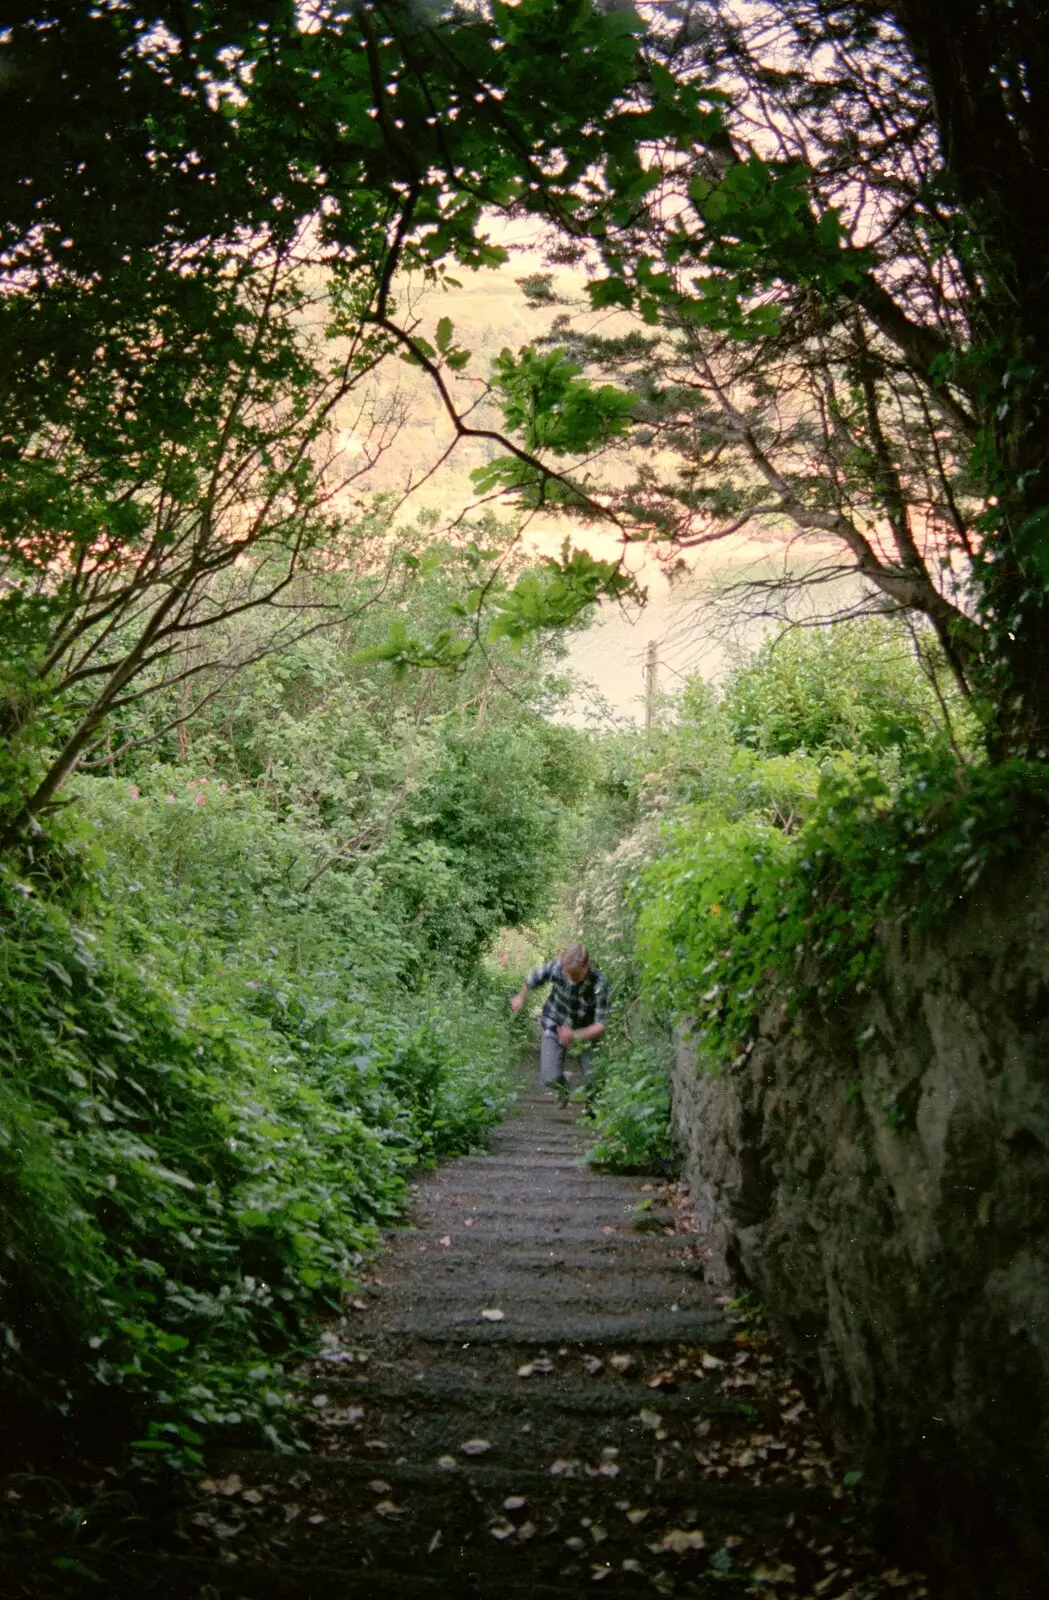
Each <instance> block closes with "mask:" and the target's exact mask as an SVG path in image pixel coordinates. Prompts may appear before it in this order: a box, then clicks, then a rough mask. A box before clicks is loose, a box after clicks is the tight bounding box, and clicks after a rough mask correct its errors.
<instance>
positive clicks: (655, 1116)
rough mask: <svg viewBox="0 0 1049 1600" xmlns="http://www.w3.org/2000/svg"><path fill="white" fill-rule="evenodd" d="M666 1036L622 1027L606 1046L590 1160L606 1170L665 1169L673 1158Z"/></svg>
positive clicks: (598, 1074)
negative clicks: (643, 1034) (634, 1033)
mask: <svg viewBox="0 0 1049 1600" xmlns="http://www.w3.org/2000/svg"><path fill="white" fill-rule="evenodd" d="M669 1049H670V1046H669V1043H668V1041H667V1040H666V1039H665V1038H661V1037H660V1036H658V1035H651V1036H647V1037H642V1038H638V1039H635V1038H632V1037H631V1036H630V1034H629V1033H627V1032H621V1033H619V1034H618V1035H616V1036H614V1037H613V1039H612V1040H611V1041H610V1043H609V1044H608V1046H607V1047H606V1048H605V1049H603V1050H602V1051H601V1053H600V1055H599V1057H598V1061H597V1064H596V1066H595V1068H594V1080H593V1085H592V1090H591V1093H590V1097H589V1100H590V1106H589V1109H590V1111H591V1115H592V1117H593V1126H594V1133H595V1135H596V1138H595V1140H594V1143H593V1144H592V1145H591V1147H590V1149H589V1151H588V1152H587V1155H588V1159H589V1161H590V1164H591V1166H594V1167H598V1168H601V1169H602V1170H603V1171H606V1172H652V1173H666V1172H668V1171H669V1169H670V1168H671V1166H672V1165H673V1162H674V1148H673V1138H672V1134H671V1127H670V1088H669V1083H668V1080H667V1057H668V1051H669Z"/></svg>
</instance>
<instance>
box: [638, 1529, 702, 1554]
mask: <svg viewBox="0 0 1049 1600" xmlns="http://www.w3.org/2000/svg"><path fill="white" fill-rule="evenodd" d="M706 1547H707V1541H706V1540H705V1539H704V1537H703V1535H702V1534H701V1533H700V1531H699V1529H698V1528H697V1529H694V1530H689V1529H685V1528H671V1529H670V1531H669V1533H665V1534H664V1535H663V1537H662V1539H660V1541H659V1543H658V1544H656V1545H651V1546H650V1548H651V1549H653V1550H670V1551H671V1552H672V1553H673V1554H674V1555H676V1556H683V1555H684V1554H685V1552H686V1551H687V1550H705V1549H706Z"/></svg>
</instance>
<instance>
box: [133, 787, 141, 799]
mask: <svg viewBox="0 0 1049 1600" xmlns="http://www.w3.org/2000/svg"><path fill="white" fill-rule="evenodd" d="M141 793H142V791H141V789H140V788H139V786H138V784H137V783H133V784H132V785H131V798H132V800H137V799H138V797H139V795H140V794H141Z"/></svg>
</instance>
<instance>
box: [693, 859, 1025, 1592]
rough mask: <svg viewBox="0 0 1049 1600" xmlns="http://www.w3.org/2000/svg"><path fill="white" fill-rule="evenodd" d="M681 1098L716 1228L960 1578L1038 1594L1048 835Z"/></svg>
mask: <svg viewBox="0 0 1049 1600" xmlns="http://www.w3.org/2000/svg"><path fill="white" fill-rule="evenodd" d="M883 948H884V954H885V963H884V973H883V978H882V981H881V982H880V984H879V985H878V988H877V990H876V991H872V992H871V993H870V994H869V995H867V996H864V998H863V1000H862V1001H858V1002H856V1003H855V1004H853V1005H850V1006H849V1007H847V1008H840V1009H839V1010H838V1011H837V1012H836V1013H835V1014H833V1015H832V1016H831V1017H829V1018H826V1019H821V1020H819V1021H815V1020H811V1019H810V1020H809V1021H807V1022H806V1021H804V1020H802V1021H799V1020H798V1019H793V1020H792V1019H791V1018H790V1017H789V1016H788V1014H787V1010H786V1007H785V1006H783V1005H782V1004H774V1005H772V1006H770V1008H769V1009H768V1010H767V1011H766V1013H765V1015H764V1016H763V1018H762V1022H761V1029H760V1036H759V1038H758V1041H757V1043H756V1045H755V1047H754V1049H753V1051H752V1052H751V1054H750V1056H749V1058H748V1059H747V1061H746V1062H745V1063H744V1064H742V1065H740V1066H739V1067H737V1068H734V1069H733V1070H731V1071H730V1072H727V1073H725V1074H724V1075H723V1076H721V1077H711V1076H710V1075H709V1074H708V1073H707V1072H706V1071H705V1070H704V1069H703V1067H702V1065H700V1064H698V1063H697V1060H696V1055H695V1052H694V1051H693V1050H692V1048H691V1047H690V1045H689V1043H688V1041H687V1039H684V1038H683V1039H682V1040H681V1042H680V1044H679V1048H678V1057H677V1062H676V1067H675V1071H674V1105H675V1118H676V1122H677V1127H678V1131H679V1135H680V1138H681V1141H682V1144H683V1146H684V1147H685V1149H686V1151H687V1163H686V1165H687V1175H688V1177H689V1179H690V1181H691V1183H692V1186H693V1192H694V1195H695V1197H696V1201H697V1208H698V1211H699V1214H700V1215H701V1216H702V1217H703V1218H704V1219H705V1220H706V1221H707V1223H708V1225H709V1227H710V1229H711V1234H712V1238H713V1241H714V1245H715V1259H714V1260H713V1261H712V1262H711V1267H710V1270H711V1272H712V1274H713V1275H714V1276H719V1275H722V1276H727V1275H728V1274H731V1275H733V1276H734V1277H735V1278H736V1279H737V1281H738V1280H739V1279H740V1278H742V1279H743V1280H745V1281H746V1282H747V1283H748V1284H749V1285H750V1286H752V1287H753V1289H754V1291H755V1292H756V1294H757V1296H758V1298H759V1299H760V1301H761V1302H762V1304H763V1306H764V1308H765V1312H766V1314H767V1316H768V1319H769V1322H770V1324H771V1325H772V1327H773V1328H774V1330H775V1331H776V1333H777V1334H778V1335H779V1336H780V1337H781V1338H783V1339H784V1340H785V1341H786V1343H787V1345H788V1346H789V1347H790V1349H791V1352H792V1355H793V1357H794V1359H795V1361H796V1362H797V1364H798V1366H799V1368H800V1369H801V1371H802V1372H803V1373H806V1374H807V1375H808V1379H809V1381H810V1384H811V1387H812V1390H813V1392H814V1394H815V1395H816V1397H817V1400H818V1403H819V1405H820V1406H821V1408H822V1410H823V1412H824V1414H825V1417H826V1419H827V1420H828V1421H829V1423H830V1425H831V1427H832V1429H833V1431H834V1433H835V1435H836V1437H837V1439H838V1442H839V1445H841V1447H842V1448H843V1449H844V1450H845V1451H846V1453H847V1454H848V1455H849V1457H850V1458H851V1460H852V1462H853V1463H854V1464H855V1465H857V1466H860V1467H862V1468H863V1470H864V1473H865V1479H864V1481H865V1483H866V1484H867V1485H868V1486H869V1487H870V1488H871V1490H872V1491H874V1492H875V1493H877V1494H878V1495H879V1496H880V1497H881V1499H882V1503H883V1505H884V1507H885V1514H886V1518H887V1520H888V1521H889V1522H890V1523H891V1530H892V1531H893V1532H895V1533H896V1534H898V1535H899V1536H900V1537H901V1539H902V1540H903V1541H904V1544H905V1547H906V1548H907V1550H908V1551H909V1552H910V1553H912V1554H913V1553H914V1552H915V1551H917V1552H918V1553H920V1555H921V1557H922V1559H923V1560H924V1561H926V1562H927V1563H931V1564H932V1567H933V1570H937V1569H938V1570H939V1571H940V1572H941V1573H943V1574H947V1575H949V1576H948V1581H947V1584H946V1585H945V1592H946V1594H948V1595H949V1596H950V1597H951V1600H990V1597H995V1600H997V1597H999V1596H1001V1597H1003V1600H1005V1597H1008V1600H1021V1597H1023V1600H1027V1597H1031V1600H1034V1597H1035V1596H1038V1597H1039V1600H1043V1597H1044V1596H1046V1595H1049V850H1042V851H1040V852H1032V854H1031V856H1030V857H1029V858H1028V859H1027V860H1025V861H1024V862H1023V864H1022V866H1014V867H1013V868H1012V869H1011V870H1009V871H1005V870H1001V871H999V872H998V873H997V874H996V875H995V876H994V878H993V880H992V879H991V878H988V880H987V881H986V882H985V883H984V884H983V885H982V887H981V889H980V890H979V891H978V892H977V893H976V894H975V895H974V896H972V897H971V898H970V899H969V900H968V901H967V902H965V903H964V904H960V905H959V908H958V910H957V912H956V913H955V914H954V916H953V917H952V918H951V919H950V921H949V922H948V924H947V925H946V926H945V928H944V929H943V930H942V931H941V932H940V933H939V934H937V935H935V936H933V935H930V936H928V937H926V938H923V939H921V940H916V941H914V942H912V943H910V944H908V943H907V941H906V939H905V938H904V936H903V935H901V933H900V932H899V931H893V930H888V929H887V930H886V931H885V933H884V939H883Z"/></svg>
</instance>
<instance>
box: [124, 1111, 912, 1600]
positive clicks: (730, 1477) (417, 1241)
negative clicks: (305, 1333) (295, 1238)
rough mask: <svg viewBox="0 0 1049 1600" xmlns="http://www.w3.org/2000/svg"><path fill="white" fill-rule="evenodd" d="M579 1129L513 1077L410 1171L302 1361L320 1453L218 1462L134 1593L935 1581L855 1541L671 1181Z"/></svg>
mask: <svg viewBox="0 0 1049 1600" xmlns="http://www.w3.org/2000/svg"><path fill="white" fill-rule="evenodd" d="M585 1130H586V1123H585V1122H584V1121H583V1120H582V1118H581V1116H580V1114H579V1109H578V1107H576V1106H569V1107H567V1108H561V1107H559V1106H558V1105H557V1103H556V1101H555V1100H554V1099H553V1098H552V1097H550V1096H544V1095H542V1094H541V1092H540V1091H539V1090H538V1088H535V1087H533V1086H531V1085H530V1084H528V1083H522V1091H521V1094H520V1097H519V1099H518V1102H517V1104H516V1106H515V1107H514V1109H513V1111H512V1113H511V1115H510V1116H509V1118H508V1120H507V1121H506V1122H505V1123H504V1124H503V1125H502V1126H501V1127H500V1128H498V1129H497V1130H496V1131H495V1134H494V1136H493V1139H492V1143H491V1151H490V1153H489V1154H486V1155H479V1156H471V1157H466V1158H464V1159H461V1160H458V1161H455V1162H452V1163H450V1164H448V1165H446V1166H444V1167H442V1168H441V1169H440V1170H438V1171H436V1172H434V1173H432V1174H429V1175H426V1176H425V1177H424V1178H423V1179H422V1180H421V1182H420V1183H419V1185H418V1188H417V1191H416V1193H415V1196H414V1202H413V1206H412V1212H411V1219H410V1226H409V1227H407V1228H405V1229H403V1230H399V1231H398V1232H397V1233H396V1234H395V1235H394V1237H393V1239H392V1240H391V1243H390V1247H389V1249H388V1251H386V1252H385V1253H384V1254H383V1255H382V1256H381V1257H379V1258H378V1259H377V1261H376V1264H375V1276H374V1277H373V1278H371V1279H370V1281H367V1282H366V1283H365V1284H364V1285H363V1286H362V1287H361V1288H360V1289H359V1290H358V1291H356V1292H355V1293H354V1295H353V1297H352V1300H351V1301H350V1302H349V1303H348V1306H347V1310H346V1315H345V1318H344V1319H343V1321H342V1322H341V1323H340V1325H339V1326H338V1327H337V1328H334V1329H332V1330H331V1331H330V1332H329V1333H327V1334H326V1335H325V1337H324V1341H323V1345H322V1349H321V1352H320V1354H319V1356H318V1359H317V1360H316V1362H315V1363H314V1365H313V1367H312V1368H311V1371H310V1375H309V1383H308V1389H307V1393H306V1396H305V1398H304V1407H305V1410H306V1412H307V1415H308V1417H309V1422H308V1433H309V1436H310V1440H311V1445H312V1454H310V1455H309V1456H303V1457H300V1458H297V1459H290V1460H289V1459H288V1458H286V1457H280V1456H278V1455H276V1454H270V1453H265V1452H261V1451H239V1452H227V1454H226V1455H225V1456H224V1458H223V1459H222V1460H221V1462H219V1463H217V1464H216V1467H217V1468H218V1470H215V1469H213V1472H212V1476H211V1477H209V1478H207V1479H205V1480H204V1481H203V1482H202V1483H201V1485H200V1491H199V1500H197V1501H196V1502H195V1503H194V1504H193V1505H191V1506H189V1507H188V1508H187V1509H186V1510H185V1511H184V1512H183V1513H182V1514H181V1515H180V1518H179V1526H178V1527H177V1528H176V1529H175V1530H174V1531H173V1541H172V1542H169V1544H168V1553H166V1554H165V1553H162V1552H157V1554H156V1556H155V1557H154V1558H153V1559H152V1560H151V1562H149V1563H148V1564H145V1563H144V1564H143V1566H142V1569H141V1571H140V1577H139V1580H138V1582H137V1583H136V1586H135V1588H136V1593H137V1594H138V1595H140V1596H145V1595H151V1596H157V1597H159V1596H164V1597H170V1600H189V1597H199V1600H237V1597H242V1600H248V1597H251V1600H293V1597H294V1600H373V1597H374V1600H387V1597H389V1600H392V1597H394V1596H396V1597H398V1600H405V1597H411V1596H431V1595H432V1596H447V1597H453V1596H454V1597H456V1600H460V1597H461V1600H468V1597H478V1600H516V1597H521V1600H524V1597H529V1600H547V1597H549V1600H554V1597H563V1596H578V1595H580V1594H583V1593H591V1592H594V1591H595V1589H596V1588H601V1590H602V1591H603V1592H608V1593H616V1594H621V1593H628V1594H646V1595H653V1594H659V1595H699V1596H708V1595H717V1596H720V1597H722V1600H724V1597H726V1596H731V1595H732V1594H747V1595H763V1596H773V1595H775V1596H777V1597H779V1600H783V1597H785V1596H802V1595H803V1596H818V1597H827V1600H844V1597H849V1600H868V1597H880V1596H888V1595H890V1594H893V1595H897V1596H906V1597H907V1600H917V1597H919V1596H921V1595H923V1594H925V1593H926V1591H925V1589H924V1588H923V1587H922V1585H921V1584H920V1583H919V1582H918V1581H917V1580H914V1579H908V1578H905V1577H904V1576H903V1575H901V1574H899V1573H896V1572H894V1571H892V1570H891V1569H890V1568H889V1563H888V1562H887V1561H886V1560H884V1559H882V1560H876V1559H875V1557H874V1556H873V1555H871V1553H870V1552H869V1551H866V1550H864V1549H863V1548H862V1547H861V1545H860V1543H859V1539H858V1536H857V1534H856V1533H855V1531H854V1529H853V1527H852V1525H851V1516H850V1512H851V1510H852V1507H851V1506H850V1503H849V1495H848V1492H847V1491H846V1490H843V1489H842V1487H841V1486H840V1485H838V1484H836V1483H835V1481H834V1474H833V1471H832V1469H831V1468H830V1466H829V1464H828V1462H827V1460H826V1457H825V1455H824V1454H823V1450H822V1447H821V1445H820V1441H819V1439H818V1437H817V1436H815V1435H814V1433H813V1429H812V1426H811V1421H810V1418H809V1414H808V1412H807V1410H806V1408H805V1405H804V1401H803V1400H802V1397H801V1396H800V1394H799V1393H798V1392H797V1391H796V1390H794V1389H793V1388H792V1387H791V1386H790V1382H789V1379H787V1378H785V1377H784V1376H783V1375H782V1373H777V1371H776V1367H775V1362H774V1360H773V1358H772V1357H771V1356H770V1355H769V1354H768V1353H767V1351H766V1350H765V1347H764V1341H763V1337H762V1335H761V1333H760V1332H759V1331H757V1330H755V1329H753V1328H750V1327H748V1325H747V1324H746V1323H745V1322H743V1321H741V1320H735V1321H734V1320H732V1319H731V1317H730V1315H729V1314H728V1312H727V1309H726V1304H725V1297H724V1296H721V1297H720V1298H719V1296H718V1295H717V1294H716V1293H715V1292H714V1291H713V1290H712V1289H711V1288H710V1287H709V1286H708V1285H707V1284H706V1283H705V1282H704V1277H703V1258H704V1254H705V1251H704V1247H703V1241H702V1239H701V1238H700V1237H699V1236H697V1235H696V1234H695V1233H694V1232H691V1231H689V1228H688V1219H687V1218H686V1217H684V1216H683V1214H682V1212H681V1210H680V1208H679V1207H675V1206H674V1205H673V1204H668V1203H667V1202H668V1198H669V1199H670V1200H673V1199H674V1192H673V1190H668V1187H667V1186H666V1185H661V1184H652V1183H646V1182H645V1180H643V1179H640V1178H614V1177H608V1176H604V1175H601V1174H598V1173H595V1172H593V1171H591V1170H590V1169H589V1168H588V1167H587V1166H586V1165H585V1163H584V1161H583V1158H582V1152H583V1149H584V1147H585ZM843 1518H846V1519H847V1520H846V1521H845V1522H844V1523H843ZM180 1551H181V1553H178V1552H180Z"/></svg>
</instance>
